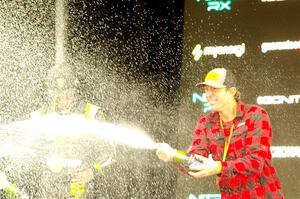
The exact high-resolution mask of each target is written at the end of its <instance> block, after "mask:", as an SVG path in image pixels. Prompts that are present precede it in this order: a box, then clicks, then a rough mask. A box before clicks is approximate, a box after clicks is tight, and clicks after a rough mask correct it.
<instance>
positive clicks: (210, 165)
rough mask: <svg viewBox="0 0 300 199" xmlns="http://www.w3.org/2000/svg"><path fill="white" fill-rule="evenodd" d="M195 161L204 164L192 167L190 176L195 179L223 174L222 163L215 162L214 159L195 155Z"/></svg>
mask: <svg viewBox="0 0 300 199" xmlns="http://www.w3.org/2000/svg"><path fill="white" fill-rule="evenodd" d="M195 159H196V160H198V161H200V162H202V164H196V165H195V166H194V165H193V164H192V165H190V167H189V169H190V171H189V172H188V174H189V175H191V176H193V177H194V178H202V177H207V176H212V175H216V174H219V173H221V169H222V164H221V162H220V161H214V160H213V159H210V158H206V157H204V156H201V155H195Z"/></svg>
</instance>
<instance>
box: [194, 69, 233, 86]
mask: <svg viewBox="0 0 300 199" xmlns="http://www.w3.org/2000/svg"><path fill="white" fill-rule="evenodd" d="M204 85H207V86H211V87H214V88H224V87H235V86H236V79H235V77H234V75H233V74H232V73H231V72H230V71H229V70H227V69H225V68H215V69H212V70H211V71H209V72H208V73H207V75H206V76H205V80H204V82H199V83H197V84H196V87H202V86H204Z"/></svg>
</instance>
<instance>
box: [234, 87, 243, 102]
mask: <svg viewBox="0 0 300 199" xmlns="http://www.w3.org/2000/svg"><path fill="white" fill-rule="evenodd" d="M233 97H234V99H235V101H237V102H239V101H240V98H241V92H240V91H239V90H238V89H236V92H235V94H234V96H233Z"/></svg>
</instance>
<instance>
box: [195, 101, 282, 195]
mask: <svg viewBox="0 0 300 199" xmlns="http://www.w3.org/2000/svg"><path fill="white" fill-rule="evenodd" d="M232 123H233V124H234V130H233V134H232V138H231V143H230V145H229V149H228V152H227V157H226V160H225V161H224V162H222V173H221V177H220V182H219V187H220V191H221V196H222V198H232V199H233V198H242V199H248V198H251V199H253V198H267V199H277V198H283V192H282V189H281V185H280V182H279V180H278V176H277V173H276V170H275V168H274V167H273V166H272V164H271V159H272V156H271V152H270V142H271V138H272V128H271V124H270V120H269V117H268V114H267V112H266V111H265V110H264V109H262V108H261V107H259V106H254V105H248V104H244V103H242V102H239V103H238V109H237V115H236V117H235V119H234V120H233V121H232V122H231V123H225V124H224V123H223V127H224V129H222V128H221V126H220V119H219V114H218V113H216V112H213V113H211V114H210V115H208V116H204V117H202V118H201V119H200V120H199V121H198V123H197V126H196V128H195V132H194V136H195V138H194V141H193V144H192V147H191V149H190V150H189V154H191V155H192V154H200V155H203V156H205V157H208V155H209V154H212V157H213V159H214V160H218V161H222V155H223V152H224V144H225V139H226V141H227V139H228V137H229V131H230V127H231V125H232Z"/></svg>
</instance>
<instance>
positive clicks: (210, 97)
mask: <svg viewBox="0 0 300 199" xmlns="http://www.w3.org/2000/svg"><path fill="white" fill-rule="evenodd" d="M203 88H204V91H205V94H206V99H207V101H208V103H209V105H210V106H211V109H212V111H213V112H220V111H222V110H224V108H225V107H226V106H227V105H228V104H229V103H231V102H232V100H233V99H234V98H233V96H234V94H233V92H232V90H231V89H229V88H214V87H212V86H207V85H205V86H204V87H203Z"/></svg>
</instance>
